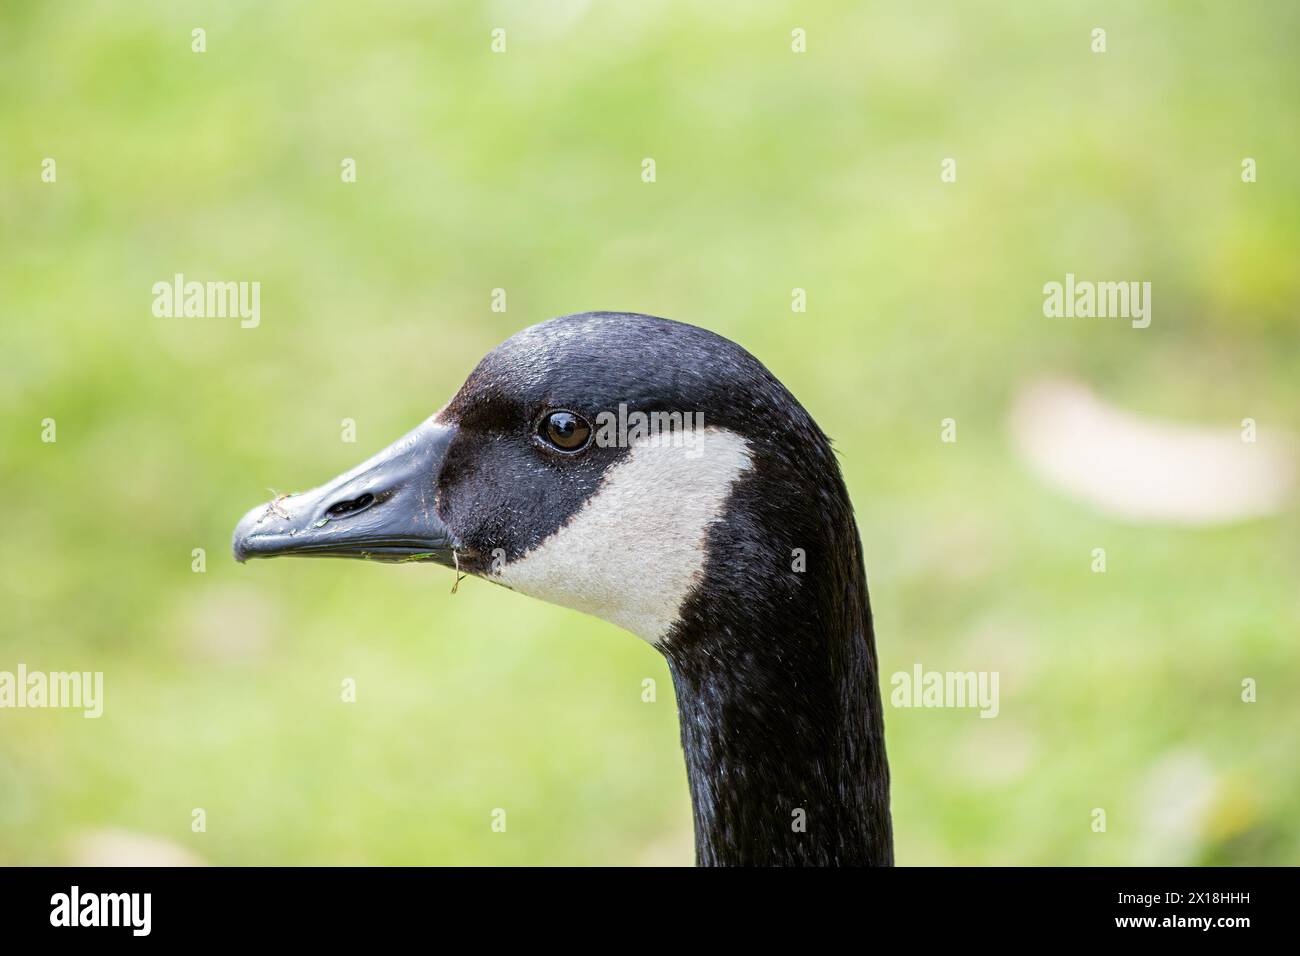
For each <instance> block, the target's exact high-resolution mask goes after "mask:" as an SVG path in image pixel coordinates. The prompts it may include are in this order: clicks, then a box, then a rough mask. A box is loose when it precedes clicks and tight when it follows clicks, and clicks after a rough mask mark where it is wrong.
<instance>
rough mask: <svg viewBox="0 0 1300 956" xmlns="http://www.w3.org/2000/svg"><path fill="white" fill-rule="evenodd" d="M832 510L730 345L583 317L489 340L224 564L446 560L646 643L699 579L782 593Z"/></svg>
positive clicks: (819, 441)
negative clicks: (772, 587) (313, 558)
mask: <svg viewBox="0 0 1300 956" xmlns="http://www.w3.org/2000/svg"><path fill="white" fill-rule="evenodd" d="M827 480H829V482H830V485H831V488H830V493H829V495H828V493H827V492H826V491H825V490H824V489H821V490H819V484H820V485H824V484H825V483H826V481H827ZM821 498H829V499H830V504H831V505H832V506H831V507H830V508H829V509H828V507H827V505H828V501H826V500H819V499H821ZM846 507H847V503H846V501H845V500H844V497H843V489H842V486H841V485H840V482H839V475H838V469H837V468H836V467H835V464H834V460H833V456H831V454H830V451H829V444H828V442H827V441H826V439H825V437H824V436H823V435H822V433H821V431H820V430H819V429H818V428H817V426H816V425H815V424H814V423H813V421H812V419H811V418H810V417H809V416H808V415H807V413H806V412H805V411H804V410H803V409H802V408H801V407H800V406H799V404H798V402H796V401H795V400H794V398H793V397H792V396H791V395H790V394H789V392H787V391H786V389H785V388H784V387H783V386H782V385H781V384H780V383H779V382H778V381H777V380H776V379H775V378H774V377H773V376H772V375H771V373H769V372H768V371H767V369H766V368H764V367H763V365H762V364H761V363H760V362H758V360H756V359H755V358H754V357H753V356H751V355H750V354H749V353H748V352H746V351H745V350H744V349H742V348H740V347H739V346H738V345H736V344H734V343H732V342H730V341H728V340H726V339H724V338H722V337H720V336H718V335H715V334H713V333H711V332H708V331H706V330H704V329H700V328H696V327H694V326H690V325H684V324H681V323H678V322H672V321H668V320H666V319H660V318H654V317H652V316H646V315H636V314H624V313H610V312H595V313H583V314H579V315H570V316H564V317H561V318H557V319H552V320H550V321H548V322H543V323H541V324H539V325H536V326H533V327H531V328H528V329H525V330H523V331H522V332H519V333H518V334H516V335H514V336H513V337H511V338H510V339H508V340H507V341H506V342H504V343H502V344H501V345H500V346H498V347H497V348H496V349H494V350H493V351H492V352H490V353H489V354H488V355H487V356H486V357H485V358H484V359H483V360H482V361H481V362H480V363H479V365H478V367H477V368H476V369H475V370H474V371H473V372H472V373H471V374H470V376H469V378H468V379H467V380H466V382H465V384H464V385H463V386H462V387H461V389H460V391H459V392H458V393H457V394H456V395H455V397H453V398H452V400H451V401H450V402H448V403H447V405H446V406H445V407H443V409H442V410H441V411H439V412H438V413H437V414H435V415H434V416H433V417H432V418H430V419H429V420H428V421H426V422H425V423H423V424H422V425H420V426H419V427H418V428H417V429H416V430H415V431H413V432H411V433H410V434H409V435H407V436H406V437H404V438H402V439H401V440H399V441H398V442H396V443H395V444H394V445H392V446H391V447H390V448H388V449H386V450H385V451H383V452H381V453H379V454H378V455H376V456H375V457H374V458H372V459H370V460H369V461H367V462H365V463H364V464H362V465H361V466H359V467H358V468H355V469H353V470H352V471H350V472H348V473H347V474H345V475H342V476H340V477H339V478H337V479H335V480H334V481H332V482H330V483H328V484H326V485H324V486H322V487H321V488H318V489H315V490H314V491H310V492H306V493H303V494H300V495H293V496H288V497H285V498H282V499H279V500H277V501H273V502H271V503H269V504H268V505H264V506H262V507H259V508H256V509H254V510H253V511H251V512H249V514H248V515H246V516H245V518H244V519H243V520H242V521H241V522H240V524H239V527H238V528H237V529H236V531H235V538H234V553H235V557H236V558H237V559H238V560H241V561H242V560H245V559H247V558H250V557H272V556H277V555H323V556H343V557H363V558H370V559H375V560H402V561H408V560H430V561H435V562H438V563H441V564H445V565H453V564H454V565H456V566H457V567H459V568H460V569H461V570H462V571H467V572H469V573H474V574H478V575H481V576H484V577H486V578H489V579H491V580H494V581H496V582H498V583H502V584H505V585H507V586H509V587H513V588H515V589H517V590H520V591H523V592H525V593H530V594H533V595H535V596H537V597H540V598H542V599H545V600H550V601H553V602H555V603H559V604H563V605H566V606H570V607H576V608H578V609H580V610H584V611H588V612H590V613H594V614H597V615H598V616H601V617H605V618H607V619H609V620H612V621H614V622H615V623H618V624H620V625H622V626H624V627H627V628H628V629H629V630H632V631H634V632H635V633H638V634H639V635H640V636H642V637H645V638H646V639H648V640H651V641H656V642H659V641H662V640H663V639H664V638H666V637H667V635H668V632H669V631H670V630H671V628H672V626H673V625H674V624H675V623H676V622H677V621H678V620H679V618H680V612H681V609H682V607H683V606H684V605H685V603H686V601H687V599H688V598H689V597H690V596H691V595H692V594H695V593H698V592H699V591H700V590H701V588H702V586H705V585H706V579H707V582H708V584H716V586H717V587H718V588H719V594H721V592H722V591H723V590H726V591H729V592H731V593H732V594H733V596H734V599H735V600H737V601H738V602H745V603H750V604H752V603H753V595H749V594H746V593H744V592H745V591H746V589H748V588H752V582H753V581H754V580H765V581H768V582H769V583H772V582H773V581H775V584H776V587H777V590H778V591H780V590H781V586H780V582H781V581H787V582H788V585H789V587H790V588H797V587H798V584H799V579H798V578H796V577H792V574H795V573H796V572H793V571H792V568H791V565H792V564H793V563H794V560H793V559H792V553H793V552H794V551H795V549H803V550H804V552H805V553H808V552H810V551H814V552H815V551H816V549H818V548H820V547H823V546H824V545H825V544H826V543H827V542H825V541H823V540H819V539H821V538H824V537H825V534H826V529H825V527H824V525H825V523H826V521H827V520H832V519H834V518H835V517H836V516H837V515H839V516H840V517H843V515H842V512H843V510H844V508H846ZM849 520H850V522H851V516H850V517H849ZM854 544H855V547H856V542H854ZM728 579H731V580H730V582H729V584H730V586H726V585H727V584H728ZM747 582H749V583H747ZM738 589H739V590H738ZM790 593H793V591H791V592H790ZM750 610H751V611H753V608H752V607H751V608H750Z"/></svg>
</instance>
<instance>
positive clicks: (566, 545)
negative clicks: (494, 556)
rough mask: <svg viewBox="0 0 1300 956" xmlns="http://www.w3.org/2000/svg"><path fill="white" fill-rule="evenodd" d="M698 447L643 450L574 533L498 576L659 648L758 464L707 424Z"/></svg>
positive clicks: (661, 445) (657, 445)
mask: <svg viewBox="0 0 1300 956" xmlns="http://www.w3.org/2000/svg"><path fill="white" fill-rule="evenodd" d="M688 442H689V443H688V444H687V445H685V446H678V447H673V446H672V445H671V444H670V443H668V442H667V441H664V440H659V441H655V440H654V439H648V440H645V441H642V442H639V443H637V444H635V445H633V446H632V448H631V450H629V452H628V454H627V457H625V458H624V459H623V461H621V462H619V463H618V464H617V465H615V466H613V467H612V468H611V469H610V470H609V471H608V472H607V473H606V474H605V477H604V480H603V481H602V482H601V484H600V487H598V488H597V489H596V491H595V493H594V494H593V495H592V496H591V498H589V499H588V500H587V502H586V503H585V504H584V505H583V506H582V508H581V509H579V511H578V512H577V513H576V514H575V515H574V516H573V517H572V518H571V519H569V522H568V523H567V524H566V525H565V526H564V527H562V528H560V530H558V531H556V532H555V533H554V534H553V535H551V536H550V537H549V538H547V539H546V540H545V541H543V542H542V543H541V544H539V545H538V546H537V547H536V548H534V549H533V550H531V551H529V552H528V553H527V554H525V555H523V556H522V557H520V558H518V559H516V560H515V561H512V562H511V563H509V564H507V565H505V566H504V567H502V568H501V570H500V571H499V572H498V574H497V575H496V579H497V580H499V581H501V583H503V584H505V585H507V586H508V587H510V588H513V589H514V590H516V591H519V592H521V593H523V594H527V595H530V596H531V597H535V598H540V599H541V600H543V601H549V602H551V603H552V604H559V605H561V606H562V607H569V608H573V609H574V610H577V611H583V612H585V613H587V614H594V615H595V616H596V617H599V618H603V619H604V620H606V621H609V622H610V623H612V624H617V625H618V626H620V627H623V628H626V629H627V630H629V631H631V632H632V633H633V634H635V635H637V636H638V637H641V638H644V639H645V640H647V641H649V642H650V643H652V644H656V643H658V642H659V641H660V640H662V639H663V637H664V636H665V635H666V634H667V633H668V630H669V628H671V627H672V625H673V624H674V623H675V622H676V621H677V618H678V615H679V613H680V611H681V607H682V604H683V602H684V601H685V600H686V598H687V597H688V596H689V595H690V593H691V592H692V591H693V590H694V589H695V587H696V586H697V585H698V584H699V582H700V580H701V578H702V577H703V571H704V561H705V557H706V554H705V536H706V534H707V533H708V530H709V526H710V525H712V524H713V523H714V522H715V521H717V520H718V518H719V517H720V516H721V514H722V511H723V508H725V507H726V504H727V500H728V498H729V497H730V496H731V489H732V486H733V485H734V484H735V482H736V479H737V478H739V477H740V476H741V475H742V474H743V473H744V472H745V471H746V470H747V469H749V468H750V467H751V459H750V455H749V451H748V446H747V442H746V441H745V439H743V438H741V437H740V436H739V435H737V434H736V433H735V432H730V431H727V430H725V429H721V428H705V429H702V430H699V431H695V432H693V433H692V434H691V435H690V436H689V438H688Z"/></svg>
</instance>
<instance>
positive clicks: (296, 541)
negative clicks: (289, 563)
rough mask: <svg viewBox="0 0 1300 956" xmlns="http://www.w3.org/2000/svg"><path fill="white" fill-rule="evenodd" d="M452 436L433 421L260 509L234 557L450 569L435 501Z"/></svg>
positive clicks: (446, 534) (239, 533) (244, 526)
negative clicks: (292, 557)
mask: <svg viewBox="0 0 1300 956" xmlns="http://www.w3.org/2000/svg"><path fill="white" fill-rule="evenodd" d="M454 435H455V429H454V428H450V427H448V426H446V425H441V424H438V423H437V422H435V421H434V420H433V419H432V418H431V419H429V420H428V421H426V422H425V423H424V424H423V425H421V426H420V427H419V428H417V429H415V430H414V431H413V432H411V433H410V434H408V435H406V436H405V437H404V438H401V439H400V440H398V441H396V442H394V443H393V444H392V445H390V446H389V447H388V448H386V449H384V450H383V451H381V452H380V453H379V454H378V455H375V456H374V457H373V458H371V459H370V460H369V461H366V462H363V463H362V464H360V465H358V466H357V467H356V468H353V469H352V470H351V471H349V472H347V473H346V474H343V475H340V476H339V477H337V478H335V479H334V480H333V481H331V482H329V483H328V484H324V485H321V486H320V487H319V488H314V489H312V490H311V491H304V492H302V493H300V494H294V495H282V496H280V497H278V498H276V499H275V500H273V501H270V502H268V503H267V504H264V505H259V506H258V507H256V508H254V509H253V510H252V511H250V512H248V514H246V515H244V517H243V519H241V520H240V522H239V524H238V526H237V527H236V528H235V536H234V540H233V541H232V542H231V550H232V551H233V552H234V555H235V560H236V561H240V562H243V561H247V560H248V559H249V558H274V557H278V556H280V555H302V556H307V557H338V558H369V559H373V560H377V561H439V562H441V563H443V564H451V563H452V554H451V548H452V535H451V532H450V531H448V529H447V526H446V525H444V524H443V523H442V521H441V519H439V517H438V513H437V509H436V508H435V505H434V497H435V488H436V487H437V482H438V474H439V472H440V471H441V470H442V463H443V459H444V458H445V457H446V454H447V447H448V445H450V444H451V439H452V437H453V436H454Z"/></svg>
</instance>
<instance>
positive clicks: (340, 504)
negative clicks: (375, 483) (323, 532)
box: [325, 491, 375, 518]
mask: <svg viewBox="0 0 1300 956" xmlns="http://www.w3.org/2000/svg"><path fill="white" fill-rule="evenodd" d="M374 503H375V496H374V495H372V494H371V493H370V492H368V491H367V492H366V493H365V494H364V495H362V496H361V497H360V498H352V499H350V500H348V501H336V502H335V503H334V504H332V505H330V506H329V507H328V508H326V509H325V513H326V514H327V515H329V516H330V517H331V518H342V517H344V516H346V515H350V514H355V513H356V512H358V511H363V510H365V509H366V508H369V507H370V506H371V505H372V504H374Z"/></svg>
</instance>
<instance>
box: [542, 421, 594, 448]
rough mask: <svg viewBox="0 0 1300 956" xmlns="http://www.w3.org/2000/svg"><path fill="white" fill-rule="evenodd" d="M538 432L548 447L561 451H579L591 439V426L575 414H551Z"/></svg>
mask: <svg viewBox="0 0 1300 956" xmlns="http://www.w3.org/2000/svg"><path fill="white" fill-rule="evenodd" d="M537 431H538V434H539V435H541V437H542V438H543V439H544V440H545V441H546V443H547V444H548V445H553V446H554V447H556V448H558V449H560V451H578V450H579V449H580V448H583V447H584V446H586V444H587V440H588V439H589V438H591V426H590V425H588V424H587V423H586V422H585V421H584V420H583V419H581V418H579V417H578V416H577V415H575V414H573V412H551V413H550V414H549V415H547V416H545V417H544V418H543V419H542V421H541V423H540V425H539V427H538V430H537Z"/></svg>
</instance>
